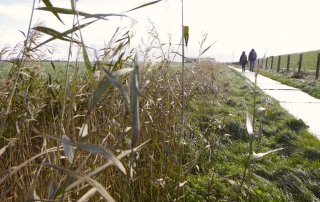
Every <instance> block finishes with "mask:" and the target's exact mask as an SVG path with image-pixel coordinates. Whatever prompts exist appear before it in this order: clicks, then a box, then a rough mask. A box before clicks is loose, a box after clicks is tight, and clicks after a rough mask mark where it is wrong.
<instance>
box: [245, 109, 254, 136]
mask: <svg viewBox="0 0 320 202" xmlns="http://www.w3.org/2000/svg"><path fill="white" fill-rule="evenodd" d="M246 126H247V132H248V135H249V137H250V138H253V128H252V123H251V120H250V117H249V114H248V112H247V120H246Z"/></svg>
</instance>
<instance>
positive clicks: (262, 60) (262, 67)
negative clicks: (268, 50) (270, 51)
mask: <svg viewBox="0 0 320 202" xmlns="http://www.w3.org/2000/svg"><path fill="white" fill-rule="evenodd" d="M262 68H263V58H261V69H262Z"/></svg>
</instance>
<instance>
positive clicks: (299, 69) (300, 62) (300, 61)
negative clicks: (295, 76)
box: [298, 54, 302, 73]
mask: <svg viewBox="0 0 320 202" xmlns="http://www.w3.org/2000/svg"><path fill="white" fill-rule="evenodd" d="M301 64H302V54H300V60H299V68H298V73H300V71H301Z"/></svg>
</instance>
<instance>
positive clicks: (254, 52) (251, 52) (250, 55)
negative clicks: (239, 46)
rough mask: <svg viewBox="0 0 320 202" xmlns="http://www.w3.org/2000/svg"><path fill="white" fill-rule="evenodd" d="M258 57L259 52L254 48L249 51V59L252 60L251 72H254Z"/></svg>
mask: <svg viewBox="0 0 320 202" xmlns="http://www.w3.org/2000/svg"><path fill="white" fill-rule="evenodd" d="M256 59H257V53H256V51H255V50H254V49H251V51H250V53H249V61H250V72H253V69H254V63H255V61H256Z"/></svg>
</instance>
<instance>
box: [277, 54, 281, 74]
mask: <svg viewBox="0 0 320 202" xmlns="http://www.w3.org/2000/svg"><path fill="white" fill-rule="evenodd" d="M280 61H281V55H279V59H278V67H277V72H279V70H280Z"/></svg>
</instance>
